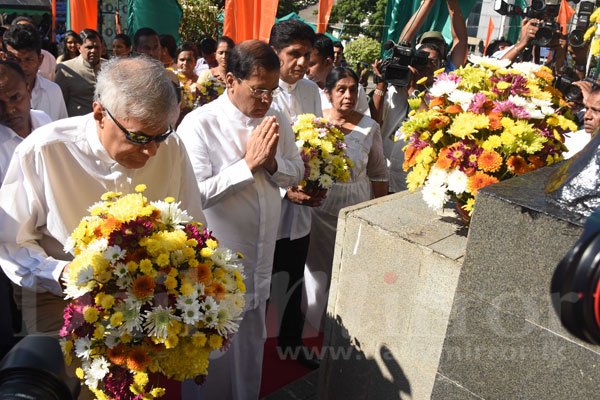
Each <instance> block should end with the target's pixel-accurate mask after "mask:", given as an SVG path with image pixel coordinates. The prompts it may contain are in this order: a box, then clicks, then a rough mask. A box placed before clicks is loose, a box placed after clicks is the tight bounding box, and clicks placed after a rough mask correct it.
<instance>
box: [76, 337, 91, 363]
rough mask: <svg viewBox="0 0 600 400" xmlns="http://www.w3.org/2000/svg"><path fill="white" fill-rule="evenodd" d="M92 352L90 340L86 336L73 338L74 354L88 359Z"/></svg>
mask: <svg viewBox="0 0 600 400" xmlns="http://www.w3.org/2000/svg"><path fill="white" fill-rule="evenodd" d="M91 352H92V341H91V340H90V339H89V338H87V337H80V338H78V339H77V340H75V354H76V355H77V358H80V359H82V360H89V359H90V354H91Z"/></svg>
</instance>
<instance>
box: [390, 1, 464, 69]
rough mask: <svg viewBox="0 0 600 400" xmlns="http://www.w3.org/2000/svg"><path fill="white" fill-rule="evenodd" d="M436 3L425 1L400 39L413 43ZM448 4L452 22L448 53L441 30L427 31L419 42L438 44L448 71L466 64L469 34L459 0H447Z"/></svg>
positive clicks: (422, 43) (421, 43) (420, 48)
mask: <svg viewBox="0 0 600 400" xmlns="http://www.w3.org/2000/svg"><path fill="white" fill-rule="evenodd" d="M435 3H436V0H424V1H423V3H422V5H421V8H419V10H418V11H417V13H416V14H415V15H413V16H412V18H411V19H410V20H409V21H408V23H407V24H406V26H405V27H404V29H403V30H402V33H401V34H400V40H402V41H408V42H410V43H413V40H414V39H415V37H416V35H417V32H419V30H420V29H421V27H422V26H423V23H424V22H425V19H426V18H427V16H428V15H429V13H430V12H431V10H432V9H433V6H434V5H435ZM446 4H447V6H448V14H449V15H450V23H451V24H452V47H451V49H450V51H449V52H448V54H447V53H446V50H447V49H446V47H447V46H446V41H445V40H444V36H443V35H442V34H441V33H440V32H436V31H429V32H425V33H424V34H423V35H422V36H421V38H420V40H419V44H420V45H424V44H425V43H428V42H429V43H433V44H435V45H437V46H438V47H439V48H440V50H441V52H442V59H444V60H445V67H446V72H451V71H454V70H455V69H457V68H459V67H462V66H463V65H465V63H466V61H467V51H468V34H467V25H466V21H465V18H464V17H463V15H462V11H461V10H460V6H459V4H458V0H446ZM419 50H422V47H419Z"/></svg>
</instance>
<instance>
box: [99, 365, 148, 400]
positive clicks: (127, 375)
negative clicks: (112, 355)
mask: <svg viewBox="0 0 600 400" xmlns="http://www.w3.org/2000/svg"><path fill="white" fill-rule="evenodd" d="M132 383H133V374H132V373H131V372H130V371H128V370H127V369H125V368H122V367H119V366H112V367H110V369H109V372H108V375H107V376H106V378H105V379H104V388H105V389H106V391H107V392H108V394H109V396H110V397H111V398H114V399H116V400H135V399H138V398H141V396H137V395H135V394H133V393H131V391H129V386H130V385H131V384H132Z"/></svg>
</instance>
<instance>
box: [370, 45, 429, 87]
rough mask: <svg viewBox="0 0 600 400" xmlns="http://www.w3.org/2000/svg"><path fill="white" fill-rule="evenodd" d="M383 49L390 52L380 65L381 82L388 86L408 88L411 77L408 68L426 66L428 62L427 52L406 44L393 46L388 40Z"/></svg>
mask: <svg viewBox="0 0 600 400" xmlns="http://www.w3.org/2000/svg"><path fill="white" fill-rule="evenodd" d="M383 48H384V50H392V54H391V55H390V56H389V57H388V58H387V59H386V60H385V61H384V62H383V64H382V65H381V72H382V77H383V80H384V81H385V82H387V83H388V84H390V85H394V86H400V87H406V86H408V85H409V83H410V79H411V77H412V71H411V70H410V68H408V67H409V66H412V67H419V66H422V65H427V62H428V60H429V53H428V52H426V51H423V50H416V49H414V48H413V47H412V46H411V45H410V43H408V42H402V43H398V44H395V43H394V42H393V41H391V40H388V41H387V42H385V43H384V44H383Z"/></svg>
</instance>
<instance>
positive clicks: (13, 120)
mask: <svg viewBox="0 0 600 400" xmlns="http://www.w3.org/2000/svg"><path fill="white" fill-rule="evenodd" d="M29 103H30V94H29V90H27V82H26V81H25V73H24V72H23V70H22V69H21V67H20V66H19V65H18V64H16V63H13V62H11V61H0V182H2V180H3V179H4V175H5V174H6V169H7V168H8V164H9V163H10V159H11V158H12V155H13V153H14V151H15V148H16V147H17V145H18V144H19V143H21V142H22V141H23V138H25V137H27V136H28V135H29V134H30V133H31V131H33V130H34V129H36V128H38V127H40V126H42V125H45V124H47V123H49V122H51V121H50V118H49V117H48V116H47V115H46V113H44V112H43V111H38V110H31V109H30V108H29ZM0 185H1V183H0ZM16 309H17V307H16V304H15V302H14V299H13V290H12V287H11V285H10V280H9V279H8V278H7V277H6V275H5V274H4V272H2V271H1V270H0V315H2V316H3V319H4V321H3V323H2V327H0V351H1V350H5V349H6V350H8V349H9V348H10V347H11V346H12V345H13V344H14V343H16V340H15V338H14V331H13V330H14V329H15V328H14V327H15V326H18V323H20V319H19V315H18V312H16ZM13 318H14V319H13ZM15 322H16V323H17V324H15Z"/></svg>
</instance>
